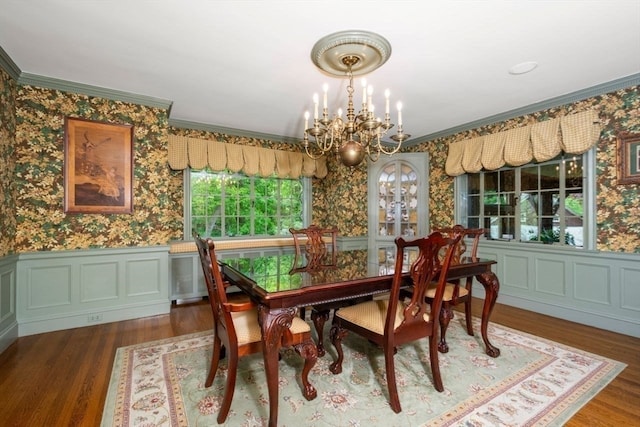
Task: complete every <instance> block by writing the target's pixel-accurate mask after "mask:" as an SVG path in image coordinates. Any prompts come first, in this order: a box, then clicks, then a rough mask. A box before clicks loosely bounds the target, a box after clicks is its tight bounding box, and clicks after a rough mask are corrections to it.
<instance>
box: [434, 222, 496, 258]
mask: <svg viewBox="0 0 640 427" xmlns="http://www.w3.org/2000/svg"><path fill="white" fill-rule="evenodd" d="M434 231H437V232H439V233H441V234H442V235H444V236H445V237H449V238H456V237H458V236H460V237H461V239H460V242H459V243H458V246H457V248H456V250H455V251H454V254H453V260H452V261H451V263H452V264H459V263H460V258H462V256H463V255H464V254H465V252H467V243H466V241H465V240H464V239H465V237H473V243H472V245H471V253H470V256H471V258H473V259H476V258H478V243H479V242H480V237H482V236H484V235H485V234H486V233H487V230H486V229H484V228H465V227H464V226H462V225H460V224H456V225H454V226H453V227H448V228H438V229H436V230H434ZM443 255H444V254H440V258H441V259H443Z"/></svg>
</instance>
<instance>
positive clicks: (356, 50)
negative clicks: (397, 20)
mask: <svg viewBox="0 0 640 427" xmlns="http://www.w3.org/2000/svg"><path fill="white" fill-rule="evenodd" d="M390 55H391V45H390V44H389V42H388V41H387V40H386V39H385V38H383V37H381V36H379V35H377V34H375V33H371V32H368V31H355V30H351V31H341V32H337V33H333V34H330V35H328V36H326V37H324V38H322V39H320V40H319V41H318V42H317V43H316V44H315V45H314V47H313V49H312V50H311V60H312V61H313V63H314V64H315V65H316V66H317V67H318V68H319V69H320V70H322V71H325V72H326V73H328V74H329V75H331V76H334V77H343V76H345V75H346V76H347V78H348V79H349V85H348V86H347V95H348V102H347V111H346V117H345V118H343V117H342V113H343V112H342V109H341V108H340V109H338V111H337V113H336V114H334V115H333V116H332V117H331V116H330V114H329V109H328V106H327V95H328V92H329V85H328V84H326V83H325V84H324V86H323V92H324V93H323V106H322V115H319V97H318V94H317V93H316V94H314V95H313V109H314V112H313V125H312V126H311V127H309V119H310V114H309V112H308V111H306V112H305V113H304V139H303V144H304V149H305V151H306V153H307V155H308V156H309V157H311V158H314V159H317V158H319V157H321V156H324V155H326V154H328V153H329V152H330V151H331V150H334V151H335V153H336V156H337V158H338V159H339V160H340V161H341V162H342V163H343V164H344V165H345V166H357V165H359V164H360V163H361V162H362V160H364V158H365V156H368V157H369V159H370V160H371V161H373V162H375V161H376V160H378V158H379V157H380V153H384V154H387V155H391V154H394V153H396V152H398V150H400V147H401V146H402V142H403V141H405V140H406V139H407V138H409V137H410V136H411V135H407V134H405V133H404V132H403V130H402V103H400V102H398V103H397V109H398V129H397V132H396V133H395V134H393V135H391V136H390V138H391V139H392V140H393V141H395V144H391V143H389V144H386V143H384V142H383V141H382V137H383V136H384V135H385V134H386V133H387V131H389V129H391V128H392V127H393V126H394V124H393V123H391V116H390V113H389V102H390V101H389V96H390V92H389V89H387V90H386V91H385V93H384V94H385V111H384V118H379V117H375V114H374V111H375V107H374V105H373V101H372V98H373V88H372V87H371V86H370V85H367V82H366V79H364V78H363V79H362V106H361V107H360V111H359V112H358V113H357V114H356V112H355V106H354V103H353V92H354V89H353V76H354V75H363V74H367V73H369V72H371V71H373V70H375V69H377V68H378V67H380V66H381V65H382V64H384V63H385V62H386V61H387V59H389V56H390Z"/></svg>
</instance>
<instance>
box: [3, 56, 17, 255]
mask: <svg viewBox="0 0 640 427" xmlns="http://www.w3.org/2000/svg"><path fill="white" fill-rule="evenodd" d="M16 91H17V84H16V82H15V80H13V79H12V78H11V77H10V76H9V74H7V73H6V72H5V71H4V70H3V69H2V68H0V257H2V256H5V255H8V254H11V253H14V252H15V235H16V210H15V206H16V200H15V194H16V193H15V185H16V184H15V177H14V174H13V171H14V169H15V158H16V157H15V153H14V147H15V137H16V114H15V112H16V108H15V107H16Z"/></svg>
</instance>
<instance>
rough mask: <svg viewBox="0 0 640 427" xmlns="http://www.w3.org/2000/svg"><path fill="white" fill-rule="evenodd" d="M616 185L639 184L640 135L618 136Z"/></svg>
mask: <svg viewBox="0 0 640 427" xmlns="http://www.w3.org/2000/svg"><path fill="white" fill-rule="evenodd" d="M617 164H618V185H621V184H640V133H631V132H622V133H620V134H618V147H617Z"/></svg>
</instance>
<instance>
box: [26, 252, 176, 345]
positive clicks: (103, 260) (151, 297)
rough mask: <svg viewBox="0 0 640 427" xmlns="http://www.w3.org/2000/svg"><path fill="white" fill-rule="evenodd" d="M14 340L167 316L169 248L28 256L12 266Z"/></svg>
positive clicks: (35, 253) (51, 253) (28, 254)
mask: <svg viewBox="0 0 640 427" xmlns="http://www.w3.org/2000/svg"><path fill="white" fill-rule="evenodd" d="M16 288H17V289H16V291H17V297H16V300H17V312H16V315H17V322H18V325H19V336H24V335H32V334H37V333H42V332H50V331H54V330H60V329H68V328H76V327H81V326H90V325H93V324H98V323H107V322H115V321H120V320H127V319H134V318H139V317H145V316H153V315H158V314H166V313H168V312H169V309H170V303H169V247H168V246H153V247H135V248H118V249H90V250H79V251H51V252H31V253H25V254H20V255H19V260H18V263H17V285H16Z"/></svg>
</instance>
